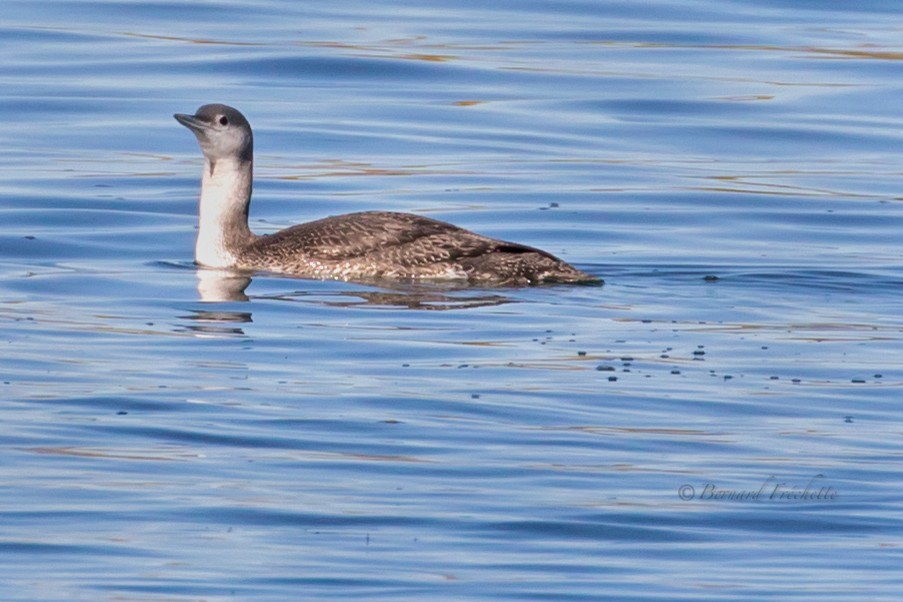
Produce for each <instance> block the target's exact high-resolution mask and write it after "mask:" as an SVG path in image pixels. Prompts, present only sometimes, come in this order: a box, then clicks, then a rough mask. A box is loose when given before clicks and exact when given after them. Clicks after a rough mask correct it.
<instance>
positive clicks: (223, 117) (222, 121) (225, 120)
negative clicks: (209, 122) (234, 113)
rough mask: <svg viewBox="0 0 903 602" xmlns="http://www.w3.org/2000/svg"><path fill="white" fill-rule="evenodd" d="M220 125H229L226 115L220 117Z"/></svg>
mask: <svg viewBox="0 0 903 602" xmlns="http://www.w3.org/2000/svg"><path fill="white" fill-rule="evenodd" d="M219 124H220V125H229V119H228V118H227V117H226V116H225V115H220V118H219Z"/></svg>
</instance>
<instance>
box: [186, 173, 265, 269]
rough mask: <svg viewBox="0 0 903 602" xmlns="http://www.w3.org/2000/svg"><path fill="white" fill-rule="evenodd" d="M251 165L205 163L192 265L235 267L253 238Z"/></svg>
mask: <svg viewBox="0 0 903 602" xmlns="http://www.w3.org/2000/svg"><path fill="white" fill-rule="evenodd" d="M252 171H253V169H252V163H251V162H250V161H241V160H239V159H236V158H225V159H219V160H217V161H215V162H214V161H211V160H210V159H207V158H205V159H204V176H203V178H202V179H201V201H200V209H199V222H198V238H197V243H196V244H195V249H194V258H195V261H196V262H197V263H199V264H201V265H205V266H208V267H212V268H229V267H235V266H236V265H237V264H238V255H239V253H240V252H241V249H242V248H243V247H244V246H246V245H247V244H249V243H250V242H251V241H252V240H253V239H254V235H253V234H251V230H250V229H249V228H248V207H249V205H250V203H251V180H252V177H253V176H252Z"/></svg>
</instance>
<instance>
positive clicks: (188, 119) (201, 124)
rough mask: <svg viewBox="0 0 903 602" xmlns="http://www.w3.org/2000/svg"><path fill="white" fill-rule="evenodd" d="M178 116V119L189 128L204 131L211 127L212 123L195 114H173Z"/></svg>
mask: <svg viewBox="0 0 903 602" xmlns="http://www.w3.org/2000/svg"><path fill="white" fill-rule="evenodd" d="M173 117H175V118H176V121H178V122H179V123H181V124H182V125H184V126H185V127H187V128H188V129H189V130H191V131H193V132H195V133H197V132H203V131H204V130H207V129H209V128H210V124H209V123H207V122H206V121H203V120H201V119H198V118H197V117H196V116H194V115H185V114H184V113H176V114H175V115H173Z"/></svg>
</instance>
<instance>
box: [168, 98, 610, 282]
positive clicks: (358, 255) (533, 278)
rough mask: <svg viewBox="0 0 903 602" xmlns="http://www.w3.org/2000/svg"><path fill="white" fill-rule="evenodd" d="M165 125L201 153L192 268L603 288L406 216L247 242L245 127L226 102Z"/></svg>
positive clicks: (341, 222) (249, 154)
mask: <svg viewBox="0 0 903 602" xmlns="http://www.w3.org/2000/svg"><path fill="white" fill-rule="evenodd" d="M173 117H175V119H176V121H178V122H179V123H180V124H182V125H184V126H185V127H187V128H188V129H189V130H190V131H191V132H192V133H193V134H194V135H195V137H196V138H197V142H198V145H199V146H200V149H201V151H202V153H203V155H204V171H203V175H202V177H201V193H200V203H199V227H198V234H197V241H196V244H195V263H196V264H198V265H199V266H202V267H206V268H214V269H222V270H239V271H247V272H266V273H276V274H281V275H287V276H294V277H300V278H312V279H321V280H328V279H334V280H345V281H365V282H372V281H381V280H391V281H417V282H421V281H440V282H452V283H462V284H464V285H467V286H471V285H478V286H489V287H495V286H501V287H507V286H511V287H520V286H529V285H536V284H543V283H568V284H601V283H602V280H601V279H600V278H597V277H595V276H592V275H590V274H587V273H585V272H582V271H580V270H578V269H577V268H575V267H573V266H571V265H569V264H568V263H566V262H564V261H562V260H561V259H558V258H557V257H555V256H554V255H552V254H551V253H548V252H546V251H543V250H541V249H537V248H534V247H530V246H527V245H522V244H519V243H514V242H508V241H504V240H497V239H495V238H490V237H488V236H483V235H481V234H477V233H475V232H472V231H470V230H466V229H464V228H460V227H458V226H455V225H453V224H450V223H447V222H444V221H439V220H436V219H432V218H428V217H424V216H421V215H416V214H412V213H402V212H395V211H360V212H356V213H348V214H344V215H336V216H331V217H326V218H322V219H318V220H315V221H312V222H307V223H302V224H298V225H296V226H291V227H288V228H285V229H283V230H279V231H277V232H274V233H271V234H264V235H258V234H255V233H253V232H252V231H251V229H250V227H249V226H248V215H249V208H250V204H251V191H252V184H253V182H252V180H253V171H254V136H253V133H252V130H251V124H250V123H249V122H248V120H247V119H246V118H245V116H244V115H242V113H241V112H240V111H238V109H235V108H233V107H230V106H227V105H224V104H205V105H203V106H201V107H200V108H198V109H197V111H196V112H195V113H194V114H193V115H189V114H184V113H176V114H175V115H173Z"/></svg>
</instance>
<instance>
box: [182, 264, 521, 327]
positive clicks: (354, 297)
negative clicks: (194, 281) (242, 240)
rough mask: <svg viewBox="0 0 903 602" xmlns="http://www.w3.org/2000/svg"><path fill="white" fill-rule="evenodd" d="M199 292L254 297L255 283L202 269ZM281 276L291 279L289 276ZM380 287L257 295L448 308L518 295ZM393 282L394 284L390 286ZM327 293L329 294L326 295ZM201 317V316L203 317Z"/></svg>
mask: <svg viewBox="0 0 903 602" xmlns="http://www.w3.org/2000/svg"><path fill="white" fill-rule="evenodd" d="M197 277H198V293H199V294H200V296H201V301H204V302H208V303H223V302H228V301H250V300H251V298H252V297H250V296H249V295H248V294H247V293H246V292H245V291H246V290H247V288H248V286H249V285H250V284H251V276H249V275H248V274H245V273H241V272H233V271H227V270H210V269H203V268H201V269H198V270H197ZM280 280H285V281H287V280H288V279H286V278H280ZM374 285H378V286H380V289H379V290H372V289H370V290H368V289H362V290H333V291H323V290H301V291H294V292H290V293H280V294H276V295H258V296H255V297H254V298H256V299H276V300H283V301H304V302H310V303H319V304H321V305H325V306H329V307H355V306H370V307H387V308H406V309H420V310H448V309H470V308H475V307H487V306H495V305H504V304H506V303H512V302H514V299H512V298H511V297H508V296H506V295H504V294H501V293H499V292H498V291H497V290H496V291H493V292H488V291H478V290H474V289H473V288H468V287H463V286H462V287H453V286H451V285H449V284H442V283H435V284H433V283H419V282H418V283H411V284H406V283H403V282H394V281H393V282H379V283H374ZM387 286H390V287H391V288H386V287H387ZM324 297H327V298H324ZM199 313H203V314H204V315H205V316H206V318H205V319H209V320H210V321H215V322H223V321H237V322H242V321H243V322H250V321H251V319H250V313H248V314H247V319H245V318H244V317H242V318H241V319H239V320H229V319H228V316H232V315H238V316H244V315H245V312H234V311H214V310H211V311H205V312H199ZM198 319H200V316H199V318H198Z"/></svg>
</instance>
